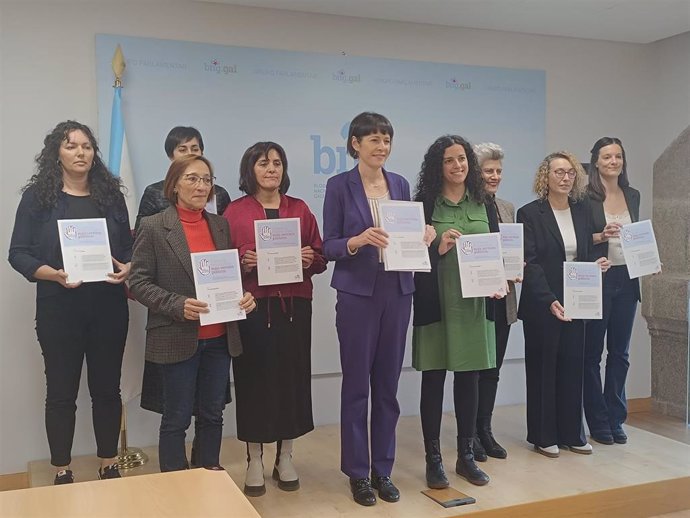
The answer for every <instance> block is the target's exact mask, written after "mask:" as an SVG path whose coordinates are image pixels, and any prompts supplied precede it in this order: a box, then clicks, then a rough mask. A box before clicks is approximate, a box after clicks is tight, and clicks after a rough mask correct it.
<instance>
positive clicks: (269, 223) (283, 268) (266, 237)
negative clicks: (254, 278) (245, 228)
mask: <svg viewBox="0 0 690 518" xmlns="http://www.w3.org/2000/svg"><path fill="white" fill-rule="evenodd" d="M299 223H300V220H299V218H283V219H260V220H256V221H254V237H255V239H256V256H257V265H256V270H257V275H258V278H259V286H269V285H273V284H289V283H292V282H302V280H303V273H302V237H301V233H300V224H299Z"/></svg>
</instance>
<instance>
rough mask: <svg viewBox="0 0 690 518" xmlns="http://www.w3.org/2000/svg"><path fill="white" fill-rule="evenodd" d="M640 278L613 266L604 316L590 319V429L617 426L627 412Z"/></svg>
mask: <svg viewBox="0 0 690 518" xmlns="http://www.w3.org/2000/svg"><path fill="white" fill-rule="evenodd" d="M636 283H637V280H631V279H630V277H629V276H628V268H627V267H626V266H625V265H623V266H614V267H612V268H611V269H610V270H609V271H608V272H606V274H605V275H604V286H603V303H604V318H602V319H601V320H589V321H588V322H587V328H586V340H585V370H584V406H585V417H586V418H587V426H589V430H590V433H593V434H597V433H606V434H609V433H611V431H612V430H618V429H620V428H621V426H622V424H623V423H624V422H625V419H626V417H627V416H628V405H627V401H626V399H625V379H626V377H627V374H628V367H629V366H630V362H629V361H628V351H629V349H630V337H631V335H632V329H633V321H634V320H635V313H636V311H637V292H636V290H635V287H636ZM604 337H606V350H607V357H606V377H605V381H604V385H603V388H602V383H601V368H600V366H599V365H600V363H601V355H602V352H603V350H604Z"/></svg>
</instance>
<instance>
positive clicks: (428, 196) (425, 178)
mask: <svg viewBox="0 0 690 518" xmlns="http://www.w3.org/2000/svg"><path fill="white" fill-rule="evenodd" d="M455 144H460V145H461V146H462V147H463V149H464V150H465V155H466V156H467V178H465V188H466V189H467V192H468V194H469V197H470V199H472V200H473V201H476V202H477V203H484V202H485V201H486V199H487V198H486V196H487V195H486V192H485V191H484V178H483V177H482V174H481V169H480V168H479V163H478V162H477V155H476V154H475V153H474V150H473V149H472V145H471V144H470V143H469V142H468V141H467V140H465V139H464V138H462V137H461V136H459V135H443V136H442V137H439V138H437V139H436V140H435V141H434V143H433V144H431V146H429V149H428V150H427V152H426V153H425V155H424V161H423V162H422V166H421V170H420V171H419V178H418V180H417V190H416V192H415V195H414V199H415V201H421V202H423V203H424V204H425V205H428V204H433V203H435V202H436V199H437V198H438V197H439V196H440V195H441V191H442V190H443V155H444V154H445V152H446V149H448V148H449V147H451V146H454V145H455Z"/></svg>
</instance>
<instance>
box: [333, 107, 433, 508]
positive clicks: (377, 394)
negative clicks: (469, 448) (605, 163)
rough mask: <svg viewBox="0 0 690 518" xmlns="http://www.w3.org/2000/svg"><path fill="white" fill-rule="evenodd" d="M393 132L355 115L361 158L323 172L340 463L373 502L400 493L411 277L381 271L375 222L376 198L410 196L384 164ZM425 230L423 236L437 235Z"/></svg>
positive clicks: (380, 235) (376, 118)
mask: <svg viewBox="0 0 690 518" xmlns="http://www.w3.org/2000/svg"><path fill="white" fill-rule="evenodd" d="M392 140H393V126H392V125H391V123H390V121H389V120H388V119H387V118H386V117H384V116H383V115H379V114H377V113H371V112H365V113H360V114H359V115H357V116H356V117H355V118H354V119H353V120H352V122H351V123H350V131H349V134H348V138H347V149H348V152H349V154H350V155H351V156H352V157H353V158H355V159H358V163H357V165H356V166H355V168H354V169H352V170H351V171H347V172H345V173H342V174H339V175H337V176H334V177H332V178H331V179H329V180H328V184H327V186H326V197H325V200H324V205H323V228H324V240H323V250H324V254H325V255H326V258H327V259H328V260H329V261H334V262H335V269H334V272H333V278H332V280H331V286H332V287H333V288H335V289H336V290H337V291H338V298H337V304H336V328H337V331H338V340H339V341H340V362H341V366H342V372H343V384H342V389H341V407H340V426H341V470H342V471H343V473H345V474H346V475H347V476H348V477H350V489H351V490H352V496H353V497H354V500H355V502H357V503H358V504H360V505H374V504H375V503H376V496H375V494H374V489H377V490H378V493H379V497H380V498H381V499H383V500H385V501H387V502H397V501H398V500H399V499H400V492H399V491H398V489H397V488H396V487H395V485H393V483H392V482H391V478H390V475H391V470H392V469H393V461H394V458H395V426H396V424H397V422H398V416H399V414H400V407H399V406H398V400H397V398H396V393H397V390H398V379H399V378H400V370H401V368H402V361H403V355H404V351H405V337H406V334H407V327H408V324H409V321H410V309H411V304H412V292H413V291H414V282H413V280H412V274H411V273H409V272H404V273H403V272H386V271H385V270H384V267H383V258H382V257H383V252H382V251H383V248H385V247H386V246H387V244H388V241H387V237H388V234H386V232H385V231H384V230H383V229H382V228H381V225H380V220H379V214H378V202H379V201H380V200H409V199H410V186H409V183H408V182H407V180H406V179H405V178H403V177H402V176H400V175H397V174H395V173H391V172H389V171H386V170H384V168H383V166H384V164H385V162H386V159H387V158H388V155H389V154H390V151H391V143H392ZM429 232H431V234H430V235H428V236H427V237H428V238H429V239H428V240H427V242H430V241H431V240H432V239H433V238H434V237H435V235H434V233H433V230H431V231H428V232H427V233H429ZM369 387H371V439H370V438H369V433H368V429H369V427H368V419H367V418H368V415H367V412H368V407H369ZM370 443H371V457H370V455H369V444H370ZM370 473H371V479H370V478H369V474H370Z"/></svg>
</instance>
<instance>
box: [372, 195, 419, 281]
mask: <svg viewBox="0 0 690 518" xmlns="http://www.w3.org/2000/svg"><path fill="white" fill-rule="evenodd" d="M379 214H380V216H381V227H382V228H383V230H385V231H386V232H387V233H388V246H387V247H386V248H384V249H383V262H384V267H385V269H386V271H388V272H391V271H397V272H428V271H430V270H431V261H429V248H428V247H427V246H426V243H424V231H425V228H426V225H425V223H424V206H423V205H422V203H421V202H416V201H390V200H385V201H380V202H379Z"/></svg>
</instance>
